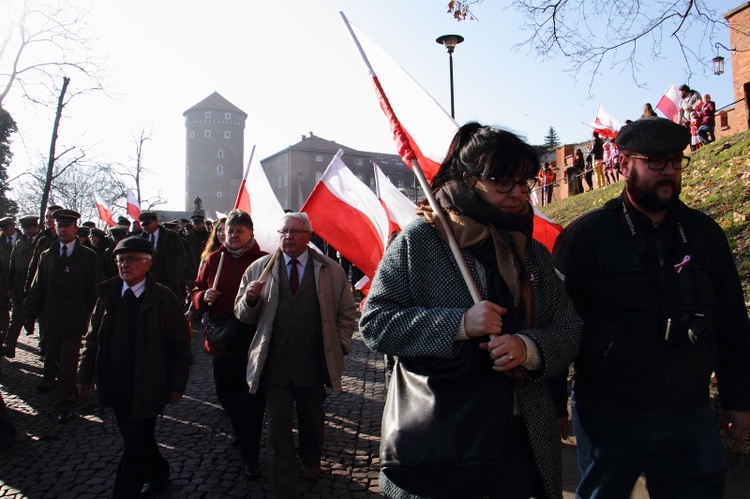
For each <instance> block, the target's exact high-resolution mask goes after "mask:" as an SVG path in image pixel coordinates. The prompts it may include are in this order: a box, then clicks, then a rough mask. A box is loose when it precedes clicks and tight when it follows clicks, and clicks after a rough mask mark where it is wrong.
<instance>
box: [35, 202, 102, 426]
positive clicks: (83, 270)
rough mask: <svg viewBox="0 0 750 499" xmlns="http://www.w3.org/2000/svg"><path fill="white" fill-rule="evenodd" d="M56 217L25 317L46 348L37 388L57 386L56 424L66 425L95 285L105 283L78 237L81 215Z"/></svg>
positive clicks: (62, 212)
mask: <svg viewBox="0 0 750 499" xmlns="http://www.w3.org/2000/svg"><path fill="white" fill-rule="evenodd" d="M54 217H55V225H56V226H57V238H58V239H57V241H56V242H55V243H54V244H53V245H52V246H50V248H49V249H48V250H46V251H45V252H44V253H42V255H41V257H40V258H39V268H37V271H36V275H35V276H34V280H33V282H32V284H31V289H30V290H29V294H28V295H27V296H26V298H25V299H24V302H23V310H24V313H25V314H26V315H27V316H29V318H36V317H39V322H40V327H43V328H44V331H45V334H46V335H47V343H48V347H49V348H48V349H49V351H48V352H47V355H46V357H45V360H44V377H43V378H42V382H41V383H39V384H38V385H37V387H36V389H37V391H39V392H46V391H50V390H52V389H53V388H55V409H56V410H57V411H58V422H60V423H67V422H68V421H70V420H71V419H73V417H74V416H75V414H74V412H73V409H74V408H75V405H76V381H75V376H76V368H77V367H78V353H79V351H80V349H81V338H82V337H83V334H84V333H85V332H86V330H87V329H88V325H89V319H90V318H91V313H92V311H93V310H94V305H95V304H96V289H95V288H96V285H97V284H99V283H100V282H102V280H103V279H102V266H101V263H100V261H99V257H98V256H97V255H96V253H95V252H94V251H93V250H91V249H89V248H86V247H84V246H82V245H81V243H80V242H78V240H77V239H76V230H77V227H76V223H77V220H78V219H79V218H80V215H79V214H78V213H76V212H75V211H72V210H57V211H56V212H55V214H54ZM56 378H57V385H55V379H56Z"/></svg>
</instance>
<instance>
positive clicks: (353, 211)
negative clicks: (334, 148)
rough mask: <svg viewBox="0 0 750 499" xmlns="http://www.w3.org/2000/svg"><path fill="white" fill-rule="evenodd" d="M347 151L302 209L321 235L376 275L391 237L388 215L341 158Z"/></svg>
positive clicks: (336, 159) (367, 272)
mask: <svg viewBox="0 0 750 499" xmlns="http://www.w3.org/2000/svg"><path fill="white" fill-rule="evenodd" d="M343 154H344V151H342V150H341V149H339V151H338V152H337V153H336V155H335V156H334V157H333V159H332V160H331V163H330V164H329V165H328V168H326V171H325V172H324V173H323V177H321V179H320V180H319V181H318V183H317V184H315V187H314V188H313V191H312V192H311V193H310V197H308V198H307V200H306V201H305V204H304V206H302V209H300V211H302V212H305V213H307V215H308V216H309V217H310V222H311V223H312V226H313V230H314V231H315V233H316V234H317V235H319V236H320V237H322V238H323V239H325V240H326V241H327V242H328V244H330V245H331V246H333V247H334V248H336V249H337V250H338V251H339V252H340V253H341V254H342V255H343V256H344V257H345V258H346V259H347V260H349V261H350V262H352V263H353V264H354V265H356V266H357V268H358V269H360V270H361V271H362V272H363V273H364V274H365V275H366V276H367V277H369V278H370V279H372V278H373V276H374V275H375V270H376V269H377V267H378V263H379V262H380V259H381V258H382V257H383V252H384V250H385V244H386V241H387V240H388V234H389V233H388V216H387V215H386V212H385V210H384V209H383V206H382V205H381V204H380V200H378V198H377V196H375V193H374V192H372V191H371V190H370V188H369V187H368V186H367V185H365V184H364V183H362V181H361V180H359V179H358V178H357V177H356V176H355V175H354V173H352V171H351V170H349V168H347V166H346V165H345V164H344V162H343V161H342V160H341V156H342V155H343Z"/></svg>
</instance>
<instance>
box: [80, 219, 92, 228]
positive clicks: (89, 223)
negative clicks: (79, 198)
mask: <svg viewBox="0 0 750 499" xmlns="http://www.w3.org/2000/svg"><path fill="white" fill-rule="evenodd" d="M81 225H82V226H84V227H88V228H89V229H93V228H94V227H96V224H95V223H94V222H92V221H91V220H89V221H87V222H83V223H82V224H81Z"/></svg>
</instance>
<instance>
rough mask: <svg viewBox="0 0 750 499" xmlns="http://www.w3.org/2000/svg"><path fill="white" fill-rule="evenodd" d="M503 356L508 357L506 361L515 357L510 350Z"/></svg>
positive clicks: (511, 360)
mask: <svg viewBox="0 0 750 499" xmlns="http://www.w3.org/2000/svg"><path fill="white" fill-rule="evenodd" d="M505 356H506V357H508V362H513V359H514V358H515V357H513V354H512V353H510V352H508V353H506V354H505Z"/></svg>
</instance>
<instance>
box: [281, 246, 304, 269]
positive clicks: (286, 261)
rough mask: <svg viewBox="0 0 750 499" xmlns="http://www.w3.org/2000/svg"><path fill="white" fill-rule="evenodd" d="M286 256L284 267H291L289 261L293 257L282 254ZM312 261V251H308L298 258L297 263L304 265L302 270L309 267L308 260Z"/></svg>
mask: <svg viewBox="0 0 750 499" xmlns="http://www.w3.org/2000/svg"><path fill="white" fill-rule="evenodd" d="M282 254H283V255H284V265H286V266H287V267H289V261H290V260H291V259H292V257H291V256H289V255H287V254H286V253H282ZM309 259H310V249H309V248H308V249H306V250H305V252H304V253H302V254H301V255H300V256H298V257H297V261H298V262H299V264H300V265H302V268H303V269H304V268H305V267H307V260H309Z"/></svg>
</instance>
